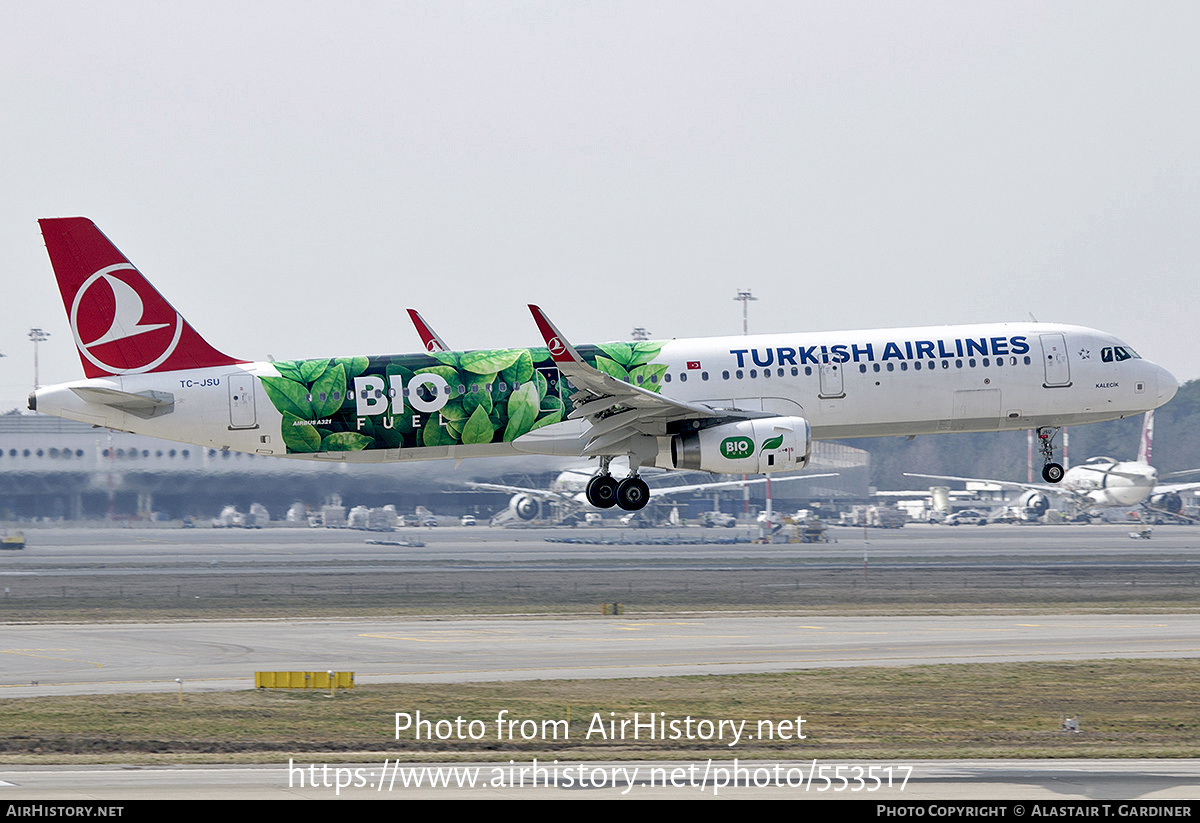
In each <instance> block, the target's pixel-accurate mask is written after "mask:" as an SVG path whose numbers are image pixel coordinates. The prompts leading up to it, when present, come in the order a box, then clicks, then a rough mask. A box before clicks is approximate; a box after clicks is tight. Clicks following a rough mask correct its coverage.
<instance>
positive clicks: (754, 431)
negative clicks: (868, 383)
mask: <svg viewBox="0 0 1200 823" xmlns="http://www.w3.org/2000/svg"><path fill="white" fill-rule="evenodd" d="M811 454H812V428H811V427H810V426H809V424H808V421H807V420H805V419H804V418H803V417H764V418H761V419H757V420H740V421H738V422H737V423H725V424H723V425H720V426H710V427H709V428H706V429H700V430H699V431H694V432H687V433H686V434H677V435H675V436H674V437H672V438H671V463H672V465H673V466H674V467H675V468H676V469H691V470H693V471H697V470H698V471H707V472H713V473H715V474H766V473H768V472H783V471H789V470H791V469H801V468H804V467H805V466H807V465H808V459H809V457H810V455H811Z"/></svg>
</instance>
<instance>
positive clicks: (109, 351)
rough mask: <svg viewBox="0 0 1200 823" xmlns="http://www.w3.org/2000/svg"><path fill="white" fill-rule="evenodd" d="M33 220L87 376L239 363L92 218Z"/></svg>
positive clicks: (239, 361)
mask: <svg viewBox="0 0 1200 823" xmlns="http://www.w3.org/2000/svg"><path fill="white" fill-rule="evenodd" d="M38 222H39V223H40V224H41V227H42V237H43V238H45V241H46V250H47V251H48V252H49V253H50V263H51V265H53V267H54V274H55V277H57V278H58V288H59V291H60V292H61V293H62V298H63V305H64V307H65V308H66V310H67V317H68V318H69V320H70V322H71V333H72V334H73V335H74V337H75V345H76V347H77V348H78V349H79V357H80V359H81V360H82V361H83V370H84V373H85V374H86V375H87V376H88V377H105V376H108V375H120V374H142V373H145V372H159V371H176V370H179V369H199V368H205V367H208V366H227V365H232V364H235V363H241V362H245V361H241V360H236V359H234V358H232V357H229V356H228V355H225V354H222V353H221V352H219V351H217V350H216V349H214V348H213V347H212V346H210V345H209V344H208V343H207V342H206V341H205V340H204V338H202V337H201V336H200V335H199V334H197V333H196V331H195V329H193V328H192V327H191V325H189V324H188V322H187V321H186V320H184V319H183V316H182V315H180V314H179V312H177V311H176V310H175V308H174V307H173V306H171V304H170V303H168V302H167V301H166V299H164V298H163V296H162V295H161V294H159V293H158V291H157V290H156V289H155V288H154V287H153V286H152V285H150V282H149V281H148V280H146V278H145V277H143V276H142V274H141V272H139V271H138V270H137V269H136V268H135V267H134V265H133V264H132V263H130V262H129V260H128V259H126V258H125V256H124V255H123V254H121V252H120V251H119V250H118V249H117V247H116V246H114V245H113V244H112V243H111V242H110V241H109V239H108V238H107V237H105V236H104V234H103V233H102V232H101V231H100V230H99V229H98V228H96V225H95V224H94V223H92V221H91V220H88V219H86V218H83V217H70V218H61V219H52V220H40V221H38Z"/></svg>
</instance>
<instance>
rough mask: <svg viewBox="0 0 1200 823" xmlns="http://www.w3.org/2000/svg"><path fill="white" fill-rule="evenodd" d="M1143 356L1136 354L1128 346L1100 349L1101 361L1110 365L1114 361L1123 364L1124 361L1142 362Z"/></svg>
mask: <svg viewBox="0 0 1200 823" xmlns="http://www.w3.org/2000/svg"><path fill="white" fill-rule="evenodd" d="M1140 359H1141V355H1139V354H1138V353H1136V352H1134V350H1133V349H1130V348H1129V347H1128V346H1112V347H1105V348H1103V349H1100V360H1103V361H1104V362H1106V364H1110V362H1112V361H1114V360H1115V361H1116V362H1121V361H1122V360H1140Z"/></svg>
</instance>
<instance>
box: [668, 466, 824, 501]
mask: <svg viewBox="0 0 1200 823" xmlns="http://www.w3.org/2000/svg"><path fill="white" fill-rule="evenodd" d="M837 476H838V473H837V472H826V473H824V474H796V475H789V476H787V477H772V478H769V479H770V481H771V482H772V483H787V482H789V481H792V480H814V479H816V478H818V477H837ZM767 480H768V478H766V477H756V478H755V479H753V480H722V481H721V482H719V483H692V484H690V485H687V486H662V487H660V488H657V489H650V496H651V497H666V496H669V495H672V494H684V493H686V492H702V491H708V490H709V489H734V488H739V487H741V486H756V485H758V484H760V483H766V482H767Z"/></svg>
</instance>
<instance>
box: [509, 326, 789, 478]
mask: <svg viewBox="0 0 1200 823" xmlns="http://www.w3.org/2000/svg"><path fill="white" fill-rule="evenodd" d="M529 310H530V312H532V313H533V319H534V322H536V323H537V327H538V331H539V332H541V335H542V338H543V339H544V340H545V341H546V347H547V348H548V349H549V350H550V357H551V358H552V359H553V360H554V364H555V365H556V366H557V367H558V370H559V372H560V373H561V374H562V375H563V377H565V378H566V379H567V380H568V381H570V383H571V385H572V386H574V387H575V389H576V392H575V394H574V395H573V396H572V403H573V404H574V406H575V408H574V410H572V411H571V412H570V413H569V414H568V415H567V418H568V419H579V418H582V417H586V418H587V419H588V421H589V422H590V424H591V426H590V428H589V429H588V430H587V431H586V432H584V434H583V437H584V438H585V439H586V441H587V442H586V445H585V446H584V448H583V452H582V453H583V454H585V455H597V454H608V453H611V452H612V451H613V448H614V447H615V446H617V445H618V444H620V443H622V442H624V441H625V440H628V439H630V438H632V437H635V436H637V435H639V434H654V433H656V432H657V429H658V428H659V427H660V426H661V425H662V424H663V423H666V422H671V421H675V420H689V419H698V418H727V419H731V420H747V419H751V418H758V417H771V416H772V415H771V414H770V413H769V412H762V411H746V410H743V409H723V408H716V407H713V406H709V405H707V404H705V403H689V402H686V401H682V400H675V399H674V398H671V397H668V396H666V395H663V394H659V393H657V392H652V391H650V390H649V389H644V388H642V387H641V386H635V385H633V384H631V383H626V382H625V381H624V380H618V379H617V378H615V377H613V376H612V375H609V374H605V373H604V372H602V371H600V370H599V369H596V368H594V367H592V366H589V365H588V364H587V363H586V362H585V361H584V359H583V358H582V357H580V355H579V352H578V351H576V350H575V347H574V346H572V345H571V344H570V343H569V342H568V341H567V339H566V337H564V336H563V334H562V333H561V332H560V331H559V330H558V329H557V328H556V327H555V326H554V324H553V323H552V322H550V318H548V317H547V316H546V314H545V312H543V311H542V310H541V309H540V308H538V307H537V306H535V305H533V304H530V305H529Z"/></svg>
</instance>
